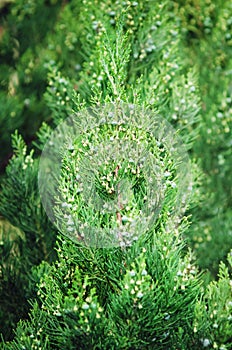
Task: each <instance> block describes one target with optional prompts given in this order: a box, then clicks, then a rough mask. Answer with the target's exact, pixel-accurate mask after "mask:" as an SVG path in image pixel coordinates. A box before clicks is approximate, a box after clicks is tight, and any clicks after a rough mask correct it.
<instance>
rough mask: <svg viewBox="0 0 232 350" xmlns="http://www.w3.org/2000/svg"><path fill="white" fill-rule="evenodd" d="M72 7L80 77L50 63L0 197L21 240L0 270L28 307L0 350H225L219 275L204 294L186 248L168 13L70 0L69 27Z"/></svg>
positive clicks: (188, 81)
mask: <svg viewBox="0 0 232 350" xmlns="http://www.w3.org/2000/svg"><path fill="white" fill-rule="evenodd" d="M73 9H74V10H75V12H74V15H75V16H77V12H78V21H77V19H76V22H75V21H74V20H72V21H71V23H72V26H73V32H72V34H70V35H69V36H68V38H69V40H68V39H67V40H68V43H69V45H70V47H72V48H73V50H74V51H75V45H77V43H78V45H79V44H80V45H81V46H80V47H79V46H78V47H77V48H78V49H79V51H80V52H81V53H82V56H83V57H82V59H81V60H80V62H81V65H82V69H81V71H80V72H78V73H73V75H72V74H70V72H74V70H73V69H72V67H71V68H70V67H69V69H70V70H69V69H67V70H66V69H65V64H64V65H62V64H60V67H59V63H57V64H56V63H55V62H48V64H47V67H48V68H49V74H48V87H47V91H46V94H45V100H46V103H47V106H48V108H50V110H51V122H50V123H43V125H42V126H41V128H40V130H39V131H38V133H37V139H36V141H35V142H34V150H28V149H27V147H26V145H25V143H24V141H23V139H22V137H21V136H19V135H18V133H15V134H14V136H13V147H14V156H13V158H12V159H11V160H10V162H9V165H8V167H7V170H6V177H5V179H4V181H3V185H2V189H1V196H2V199H1V213H2V214H3V215H4V217H6V218H7V219H8V220H9V221H10V222H12V223H13V224H14V225H15V226H16V227H17V228H19V229H20V230H21V231H20V232H22V233H21V234H20V235H21V241H20V239H19V241H20V242H21V243H20V244H18V249H19V253H18V254H12V255H11V256H9V255H8V256H7V255H3V258H2V264H1V272H2V274H3V275H4V274H5V273H6V272H7V269H9V266H10V264H12V262H14V263H15V265H16V266H15V267H14V272H15V276H14V275H13V277H12V278H14V282H15V281H17V278H18V279H19V281H20V283H21V285H22V284H24V289H23V291H22V293H21V298H22V301H23V302H25V300H24V298H23V297H24V296H26V303H25V305H26V307H27V309H28V308H29V305H30V307H31V310H30V311H29V313H28V315H29V316H28V319H27V320H23V319H22V320H21V321H20V322H19V323H18V325H17V328H16V330H15V338H14V340H13V341H11V342H5V343H4V342H3V343H2V344H3V348H5V349H87V348H92V349H154V348H155V349H189V348H193V349H200V348H206V347H208V348H217V347H218V348H221V349H230V347H231V335H230V327H231V317H230V313H231V301H230V297H231V285H230V276H229V271H228V268H226V266H225V265H223V264H221V268H220V274H219V280H218V282H212V283H211V284H210V285H209V286H208V287H207V289H206V290H205V289H204V279H203V278H202V276H201V274H199V272H198V268H197V265H196V262H195V258H194V254H193V252H192V251H191V250H190V249H188V248H187V246H186V243H185V240H184V235H185V234H186V233H187V232H188V230H189V227H191V222H190V220H191V219H190V214H191V210H192V208H193V207H194V206H198V205H199V201H200V199H201V198H200V197H201V189H200V188H201V187H200V186H201V183H200V179H201V178H203V175H202V172H201V170H200V169H199V166H198V164H197V161H196V159H195V157H194V154H193V150H194V148H195V147H196V146H195V145H196V140H198V137H199V131H200V128H201V125H202V117H201V113H200V97H199V88H198V84H197V80H198V74H197V72H196V69H191V68H190V69H189V67H188V65H187V63H186V62H187V60H186V59H184V53H182V52H183V43H182V41H181V33H180V28H179V27H178V23H177V21H176V19H175V18H173V15H172V13H171V11H170V3H167V4H162V3H161V4H160V3H156V2H151V1H138V2H135V1H134V2H124V1H116V2H114V3H112V2H110V1H103V2H102V1H101V2H100V1H99V2H98V1H95V2H92V1H83V2H80V1H72V2H71V3H70V4H68V5H66V6H65V10H64V11H65V13H66V14H67V18H70V17H69V16H68V14H69V15H70V11H71V10H73ZM77 9H78V11H77ZM76 11H77V12H76ZM62 28H66V27H62ZM80 28H81V31H80ZM56 30H57V31H58V32H59V30H60V28H58V29H56ZM56 33H57V32H56ZM76 33H80V37H79V38H78V41H76V40H75V37H76ZM78 69H79V68H78ZM62 71H63V72H62ZM65 72H66V74H64V73H65ZM39 152H42V155H41V157H37V156H36V155H35V153H36V154H38V153H39ZM19 209H20V210H19ZM49 219H50V220H49ZM55 240H56V243H54V241H55ZM8 242H12V238H11V239H9V240H8ZM3 243H4V244H3V247H4V248H5V247H6V244H7V239H6V238H3ZM11 244H12V243H11ZM8 251H9V249H8ZM19 258H20V259H21V260H22V261H21V264H19V263H18V261H17V260H18V259H19ZM228 262H229V263H230V264H231V256H228ZM20 273H21V274H22V273H23V274H24V276H25V279H24V278H21V277H20ZM9 276H11V275H10V274H9V272H8V278H9ZM8 281H9V279H8ZM3 286H4V285H3ZM20 316H21V318H24V317H25V315H24V314H23V313H21V314H19V317H20ZM3 317H4V315H3Z"/></svg>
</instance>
